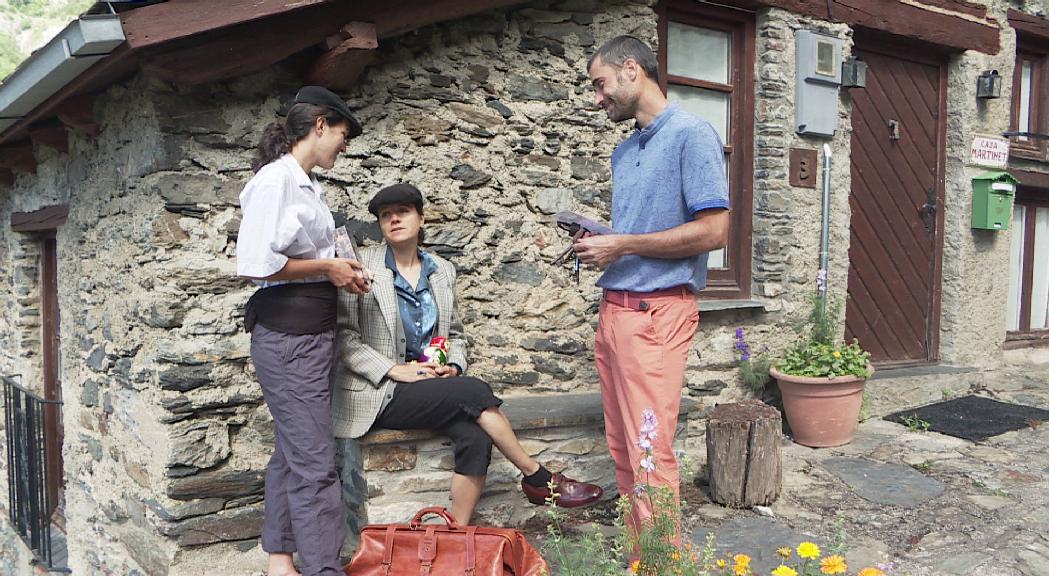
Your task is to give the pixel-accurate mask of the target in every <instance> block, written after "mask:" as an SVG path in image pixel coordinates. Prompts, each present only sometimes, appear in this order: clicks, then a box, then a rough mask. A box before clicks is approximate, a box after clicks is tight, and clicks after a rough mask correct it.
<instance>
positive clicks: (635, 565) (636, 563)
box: [630, 560, 641, 574]
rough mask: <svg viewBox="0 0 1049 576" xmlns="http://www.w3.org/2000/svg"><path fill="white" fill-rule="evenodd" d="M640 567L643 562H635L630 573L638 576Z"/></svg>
mask: <svg viewBox="0 0 1049 576" xmlns="http://www.w3.org/2000/svg"><path fill="white" fill-rule="evenodd" d="M640 566H641V560H634V562H633V563H631V564H630V571H631V572H633V573H634V574H637V569H638V567H640Z"/></svg>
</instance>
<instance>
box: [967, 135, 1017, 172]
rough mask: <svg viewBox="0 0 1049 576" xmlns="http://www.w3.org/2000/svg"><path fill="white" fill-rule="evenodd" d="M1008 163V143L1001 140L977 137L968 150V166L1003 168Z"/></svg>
mask: <svg viewBox="0 0 1049 576" xmlns="http://www.w3.org/2000/svg"><path fill="white" fill-rule="evenodd" d="M1008 163H1009V141H1008V140H1005V139H1003V138H991V137H988V136H977V137H975V138H973V145H972V148H971V149H970V150H969V164H972V165H974V166H986V167H988V168H1005V167H1006V165H1007V164H1008Z"/></svg>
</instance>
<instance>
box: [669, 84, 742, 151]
mask: <svg viewBox="0 0 1049 576" xmlns="http://www.w3.org/2000/svg"><path fill="white" fill-rule="evenodd" d="M667 95H668V96H670V98H671V99H674V100H678V101H680V102H681V107H682V108H684V109H685V110H688V111H689V112H691V113H693V114H695V115H696V116H699V117H700V118H702V119H704V120H706V121H707V122H710V125H711V126H713V127H714V130H716V131H717V133H718V136H720V137H721V141H722V142H728V141H729V138H728V137H729V133H728V123H729V112H730V110H729V103H730V102H731V100H730V95H729V94H725V93H723V92H715V91H713V90H704V89H702V88H693V87H691V86H680V85H670V86H668V87H667Z"/></svg>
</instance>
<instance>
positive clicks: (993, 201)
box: [972, 171, 1020, 230]
mask: <svg viewBox="0 0 1049 576" xmlns="http://www.w3.org/2000/svg"><path fill="white" fill-rule="evenodd" d="M1019 183H1020V181H1019V180H1017V179H1016V178H1013V177H1012V176H1011V175H1010V174H1009V173H1008V172H1004V171H993V172H985V173H983V174H980V175H979V176H977V177H975V178H973V221H972V227H973V228H979V229H981V230H1008V229H1009V221H1010V220H1012V218H1013V198H1014V197H1015V196H1016V185H1017V184H1019Z"/></svg>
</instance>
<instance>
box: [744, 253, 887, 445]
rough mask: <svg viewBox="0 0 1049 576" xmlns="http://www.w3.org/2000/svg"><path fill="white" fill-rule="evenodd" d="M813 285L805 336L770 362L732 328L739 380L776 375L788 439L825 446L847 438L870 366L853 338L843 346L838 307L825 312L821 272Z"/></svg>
mask: <svg viewBox="0 0 1049 576" xmlns="http://www.w3.org/2000/svg"><path fill="white" fill-rule="evenodd" d="M817 288H818V289H817V293H816V297H815V298H814V302H813V307H812V312H811V314H810V315H809V323H810V324H811V327H810V329H809V334H808V337H807V338H805V339H803V340H801V341H799V342H797V343H795V344H794V345H793V346H791V347H790V348H788V349H787V351H786V353H784V354H783V355H782V356H780V357H779V358H777V359H776V360H770V359H769V358H768V357H767V356H766V355H765V354H764V353H760V354H751V352H750V347H749V345H747V343H746V340H745V338H744V335H743V331H742V329H737V331H736V351H737V353H738V354H739V356H740V372H741V375H742V378H743V380H744V382H746V383H747V384H749V385H750V386H751V387H752V388H754V389H756V390H757V389H760V388H761V387H763V386H764V383H765V381H766V380H767V378H765V377H764V369H765V368H766V367H767V369H768V375H769V376H770V377H772V378H775V379H776V382H777V384H778V386H779V390H780V395H781V397H782V399H783V412H784V415H785V416H786V418H787V422H788V423H789V424H790V429H791V432H792V434H793V436H794V441H795V442H797V443H798V444H802V445H804V446H811V447H814V448H826V447H830V446H841V445H842V444H848V443H849V442H851V441H852V436H853V433H854V432H855V431H856V425H857V423H858V422H859V416H860V409H861V407H862V405H863V390H864V387H865V386H866V382H867V379H868V378H870V376H871V374H873V373H874V368H873V367H872V366H871V365H870V353H868V352H866V351H864V350H863V348H861V347H860V345H859V343H858V342H857V341H856V340H855V339H853V341H852V342H851V343H848V344H846V343H844V342H842V341H841V339H840V338H838V337H837V336H836V333H837V322H836V319H837V317H838V312H839V311H840V306H836V307H834V309H833V312H832V313H828V310H827V294H826V292H827V290H826V274H825V273H824V272H823V271H821V272H820V275H819V276H818V277H817Z"/></svg>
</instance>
